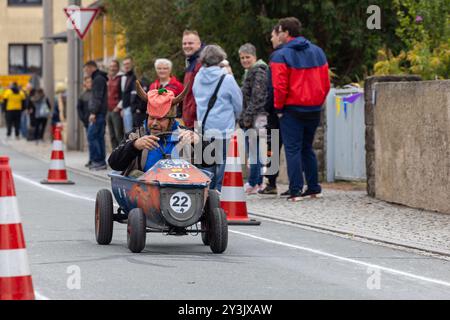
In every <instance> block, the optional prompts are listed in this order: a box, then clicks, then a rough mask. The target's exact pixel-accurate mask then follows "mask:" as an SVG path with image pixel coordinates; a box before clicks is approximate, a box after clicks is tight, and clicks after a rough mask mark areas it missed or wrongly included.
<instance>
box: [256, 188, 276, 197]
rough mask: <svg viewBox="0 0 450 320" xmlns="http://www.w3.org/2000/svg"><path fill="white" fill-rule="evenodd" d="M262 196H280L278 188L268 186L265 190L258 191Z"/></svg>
mask: <svg viewBox="0 0 450 320" xmlns="http://www.w3.org/2000/svg"><path fill="white" fill-rule="evenodd" d="M258 194H261V195H278V189H277V187H272V186H266V187H265V188H264V189H261V190H259V191H258Z"/></svg>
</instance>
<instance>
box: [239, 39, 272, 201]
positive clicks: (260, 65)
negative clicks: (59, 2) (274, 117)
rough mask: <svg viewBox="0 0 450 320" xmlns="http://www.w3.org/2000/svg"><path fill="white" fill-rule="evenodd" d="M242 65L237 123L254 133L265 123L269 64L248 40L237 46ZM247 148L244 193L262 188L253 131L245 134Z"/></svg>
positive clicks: (257, 148)
mask: <svg viewBox="0 0 450 320" xmlns="http://www.w3.org/2000/svg"><path fill="white" fill-rule="evenodd" d="M239 56H240V59H241V64H242V67H243V68H244V69H245V74H244V79H243V82H242V93H243V96H244V110H243V112H242V115H241V117H240V119H239V125H240V127H241V128H242V129H243V130H245V131H247V132H249V131H248V130H250V129H254V132H255V133H256V132H257V130H258V129H262V128H261V126H265V123H267V113H266V111H265V105H266V101H267V71H268V68H269V67H268V66H267V64H266V63H265V62H264V61H263V60H258V59H257V57H256V48H255V46H254V45H252V44H250V43H246V44H244V45H243V46H242V47H241V48H240V49H239ZM246 149H247V150H248V153H249V163H250V174H249V175H248V182H247V184H246V186H245V190H246V192H247V194H257V193H258V192H259V191H261V190H262V189H263V186H262V185H263V176H262V174H261V170H262V164H261V160H260V158H261V157H260V156H259V152H260V150H259V149H260V148H259V142H258V137H257V135H256V134H253V135H252V134H249V135H248V136H247V137H246Z"/></svg>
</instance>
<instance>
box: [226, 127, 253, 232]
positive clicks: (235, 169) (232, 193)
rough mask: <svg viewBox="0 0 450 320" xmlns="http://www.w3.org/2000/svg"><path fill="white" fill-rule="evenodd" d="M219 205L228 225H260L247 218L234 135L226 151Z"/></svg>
mask: <svg viewBox="0 0 450 320" xmlns="http://www.w3.org/2000/svg"><path fill="white" fill-rule="evenodd" d="M220 205H221V207H222V209H223V210H224V211H225V212H226V214H227V219H228V224H229V225H253V226H255V225H256V226H259V225H260V224H261V222H260V221H256V220H250V219H249V218H248V212H247V202H246V199H245V191H244V177H243V175H242V162H241V157H239V146H238V140H237V136H236V135H234V136H233V137H232V138H231V143H230V148H229V151H228V156H227V163H226V165H225V173H224V176H223V184H222V194H221V201H220Z"/></svg>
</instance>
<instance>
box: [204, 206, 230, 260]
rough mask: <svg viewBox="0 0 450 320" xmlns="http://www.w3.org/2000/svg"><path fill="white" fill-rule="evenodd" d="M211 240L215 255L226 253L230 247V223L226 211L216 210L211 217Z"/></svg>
mask: <svg viewBox="0 0 450 320" xmlns="http://www.w3.org/2000/svg"><path fill="white" fill-rule="evenodd" d="M210 221H211V223H210V225H209V227H210V228H209V240H210V248H211V251H212V252H213V253H216V254H219V253H224V252H225V250H226V249H227V246H228V222H227V215H226V214H225V211H223V209H220V208H216V209H214V211H213V212H212V214H211V215H210Z"/></svg>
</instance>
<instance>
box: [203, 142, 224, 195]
mask: <svg viewBox="0 0 450 320" xmlns="http://www.w3.org/2000/svg"><path fill="white" fill-rule="evenodd" d="M229 143H230V140H224V141H223V149H222V154H221V155H217V158H221V159H222V161H221V162H222V163H217V164H215V165H213V166H212V167H201V166H200V168H201V169H203V170H206V171H208V172H211V173H212V174H214V177H213V178H212V181H211V184H210V185H209V188H210V189H211V190H217V191H219V192H221V191H222V183H223V176H224V174H225V165H226V160H227V148H228V144H229Z"/></svg>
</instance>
